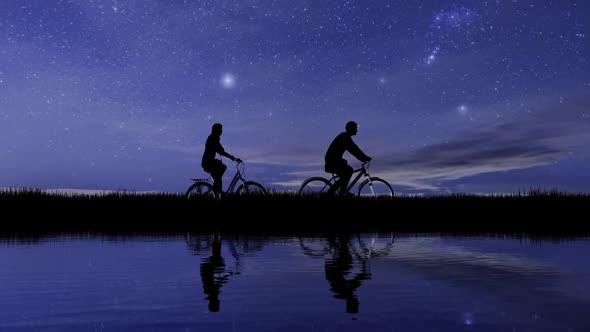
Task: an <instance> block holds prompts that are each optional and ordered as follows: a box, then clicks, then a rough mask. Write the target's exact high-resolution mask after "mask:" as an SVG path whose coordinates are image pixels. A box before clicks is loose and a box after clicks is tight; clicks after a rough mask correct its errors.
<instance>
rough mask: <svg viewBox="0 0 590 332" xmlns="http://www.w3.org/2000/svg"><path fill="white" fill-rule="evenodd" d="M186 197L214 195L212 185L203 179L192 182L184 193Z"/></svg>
mask: <svg viewBox="0 0 590 332" xmlns="http://www.w3.org/2000/svg"><path fill="white" fill-rule="evenodd" d="M185 196H186V198H193V197H199V196H200V197H215V192H214V191H213V185H211V184H210V183H208V182H205V181H197V182H195V183H193V184H192V185H191V186H190V187H189V188H188V190H187V191H186V194H185Z"/></svg>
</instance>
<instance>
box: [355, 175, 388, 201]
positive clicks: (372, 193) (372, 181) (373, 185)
mask: <svg viewBox="0 0 590 332" xmlns="http://www.w3.org/2000/svg"><path fill="white" fill-rule="evenodd" d="M358 195H359V196H362V197H387V198H389V197H393V188H391V185H390V184H389V183H388V182H387V181H385V180H383V179H381V178H377V177H371V178H368V179H366V180H365V181H363V182H362V183H361V184H360V185H359V194H358Z"/></svg>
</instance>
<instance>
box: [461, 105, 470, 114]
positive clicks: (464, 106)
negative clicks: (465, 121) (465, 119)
mask: <svg viewBox="0 0 590 332" xmlns="http://www.w3.org/2000/svg"><path fill="white" fill-rule="evenodd" d="M468 111H469V108H468V107H467V105H460V106H459V113H460V114H461V115H465V114H467V112H468Z"/></svg>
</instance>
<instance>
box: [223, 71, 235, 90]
mask: <svg viewBox="0 0 590 332" xmlns="http://www.w3.org/2000/svg"><path fill="white" fill-rule="evenodd" d="M221 85H222V86H223V87H224V88H226V89H231V88H233V87H234V86H235V85H236V77H235V76H234V75H233V74H231V73H225V74H223V76H222V77H221Z"/></svg>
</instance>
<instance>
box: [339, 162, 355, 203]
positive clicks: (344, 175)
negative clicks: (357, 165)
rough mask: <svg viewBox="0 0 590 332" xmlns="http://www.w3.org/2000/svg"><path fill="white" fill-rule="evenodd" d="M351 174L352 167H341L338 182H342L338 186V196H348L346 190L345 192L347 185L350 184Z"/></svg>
mask: <svg viewBox="0 0 590 332" xmlns="http://www.w3.org/2000/svg"><path fill="white" fill-rule="evenodd" d="M353 172H354V170H353V169H352V167H350V165H348V164H346V165H343V167H342V171H341V172H340V174H339V176H340V181H342V182H341V184H340V195H342V196H344V195H346V194H348V190H346V188H347V187H348V183H349V182H350V178H351V177H352V173H353Z"/></svg>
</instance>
